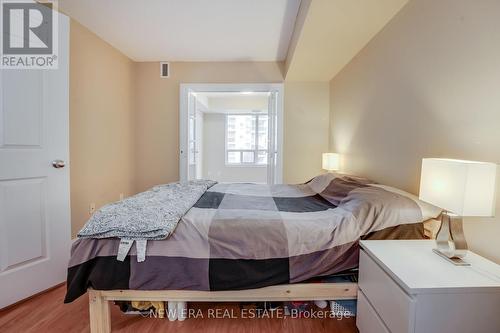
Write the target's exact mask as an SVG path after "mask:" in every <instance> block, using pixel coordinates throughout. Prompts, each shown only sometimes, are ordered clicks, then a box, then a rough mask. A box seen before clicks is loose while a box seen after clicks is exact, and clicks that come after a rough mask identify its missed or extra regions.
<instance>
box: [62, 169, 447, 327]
mask: <svg viewBox="0 0 500 333" xmlns="http://www.w3.org/2000/svg"><path fill="white" fill-rule="evenodd" d="M439 213H440V210H439V209H438V208H436V207H433V206H431V205H428V204H426V203H424V202H421V201H419V200H418V198H416V197H414V196H412V195H410V194H408V193H405V192H401V191H399V190H396V189H392V188H390V187H386V186H381V185H376V184H373V183H372V182H370V181H369V180H367V179H363V178H359V177H353V176H347V175H339V174H324V175H321V176H318V177H315V178H314V179H312V180H311V181H309V182H307V183H305V184H299V185H272V186H267V185H256V184H216V185H214V186H212V187H210V188H209V189H208V190H206V192H204V193H203V195H201V197H200V198H199V199H198V200H197V201H196V203H195V204H194V205H193V206H192V207H191V208H190V209H189V210H188V211H187V213H186V214H185V215H184V216H183V217H182V219H181V220H180V222H179V223H178V225H177V226H176V229H175V232H173V234H172V235H170V236H169V237H168V238H167V239H165V240H155V241H149V242H148V246H147V256H146V259H145V260H144V261H142V262H138V261H137V258H136V255H137V253H136V250H135V248H132V249H131V252H130V253H129V255H128V256H127V257H126V258H125V260H124V261H118V260H117V259H116V255H117V252H118V247H119V243H120V240H119V239H114V238H106V239H89V238H87V239H78V240H76V241H75V242H74V244H73V247H72V251H71V259H70V263H69V268H68V281H67V288H68V289H67V295H66V299H65V302H71V301H73V300H74V299H76V298H77V297H79V296H81V295H83V294H84V293H85V292H87V290H88V289H90V296H91V297H90V304H91V322H92V327H93V330H95V331H102V330H104V331H106V330H108V329H109V310H108V309H107V301H109V300H163V301H171V302H175V301H243V300H247V301H257V300H306V299H307V300H320V299H322V300H324V299H329V300H330V299H346V298H347V299H348V298H356V291H357V286H356V284H355V283H350V284H349V283H348V284H306V283H303V282H304V281H307V280H308V279H311V278H313V277H317V276H325V275H331V274H334V273H337V272H342V271H346V270H349V269H353V268H355V267H357V265H358V254H359V248H358V242H359V240H360V239H422V238H425V237H426V235H425V228H424V222H425V221H426V220H428V219H431V218H435V217H437V216H438V215H439Z"/></svg>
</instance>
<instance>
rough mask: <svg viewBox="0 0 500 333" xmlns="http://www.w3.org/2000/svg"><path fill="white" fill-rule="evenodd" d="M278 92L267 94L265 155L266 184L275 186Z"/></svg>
mask: <svg viewBox="0 0 500 333" xmlns="http://www.w3.org/2000/svg"><path fill="white" fill-rule="evenodd" d="M277 103H278V92H276V91H271V92H270V93H269V106H268V108H267V112H268V119H269V120H268V125H267V126H268V139H267V142H268V154H267V183H268V184H277V183H278V177H277V175H276V171H277V170H278V168H277V161H278V110H277V106H278V104H277Z"/></svg>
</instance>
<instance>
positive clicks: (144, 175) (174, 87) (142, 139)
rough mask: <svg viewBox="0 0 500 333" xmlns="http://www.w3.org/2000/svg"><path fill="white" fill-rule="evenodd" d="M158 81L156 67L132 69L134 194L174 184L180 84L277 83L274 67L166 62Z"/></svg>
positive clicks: (151, 64)
mask: <svg viewBox="0 0 500 333" xmlns="http://www.w3.org/2000/svg"><path fill="white" fill-rule="evenodd" d="M170 65H171V67H170V68H171V76H170V78H168V79H161V78H160V75H159V65H158V63H157V62H143V63H136V64H135V81H136V87H137V88H136V91H135V94H134V95H135V108H136V113H135V115H136V117H135V124H136V130H137V132H136V134H137V140H136V145H135V149H136V157H137V165H136V190H137V191H144V190H146V189H147V188H149V187H151V186H153V185H155V184H161V183H167V182H172V181H176V180H178V179H179V152H178V151H179V84H180V83H275V82H282V81H283V76H282V68H281V67H282V64H280V63H276V62H260V63H259V62H257V63H251V62H227V63H224V62H217V63H214V62H212V63H210V62H206V63H204V62H197V63H193V62H191V63H190V62H172V63H170Z"/></svg>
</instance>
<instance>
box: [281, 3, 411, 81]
mask: <svg viewBox="0 0 500 333" xmlns="http://www.w3.org/2000/svg"><path fill="white" fill-rule="evenodd" d="M407 2H408V0H376V1H374V0H356V1H354V0H302V5H301V7H300V12H299V13H298V19H297V25H299V26H300V27H299V28H296V29H295V31H294V34H293V38H292V43H291V45H292V46H291V47H290V50H291V51H290V54H289V55H288V58H287V59H286V80H288V81H329V80H331V79H332V78H333V77H334V76H335V75H337V74H338V73H339V72H340V71H341V70H342V68H344V66H346V65H347V64H348V63H349V62H350V61H351V60H352V59H353V58H354V56H355V55H356V54H358V53H359V52H360V51H361V50H362V49H363V48H364V47H365V46H366V45H367V44H368V43H369V42H370V40H371V39H372V38H373V37H374V36H375V35H376V34H377V33H379V32H380V31H381V30H382V29H383V28H384V26H385V25H386V24H387V23H388V22H389V21H390V20H391V19H392V18H393V17H394V16H395V15H396V14H397V13H398V12H399V11H400V10H401V8H402V7H403V6H404V5H405V4H406V3H407Z"/></svg>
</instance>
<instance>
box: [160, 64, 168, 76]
mask: <svg viewBox="0 0 500 333" xmlns="http://www.w3.org/2000/svg"><path fill="white" fill-rule="evenodd" d="M169 76H170V64H169V63H168V62H160V77H161V78H168V77H169Z"/></svg>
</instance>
